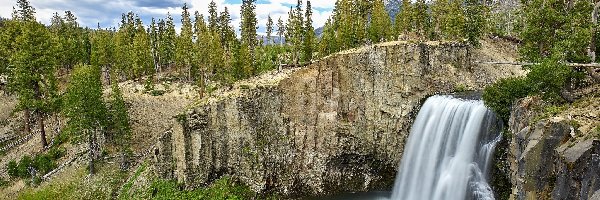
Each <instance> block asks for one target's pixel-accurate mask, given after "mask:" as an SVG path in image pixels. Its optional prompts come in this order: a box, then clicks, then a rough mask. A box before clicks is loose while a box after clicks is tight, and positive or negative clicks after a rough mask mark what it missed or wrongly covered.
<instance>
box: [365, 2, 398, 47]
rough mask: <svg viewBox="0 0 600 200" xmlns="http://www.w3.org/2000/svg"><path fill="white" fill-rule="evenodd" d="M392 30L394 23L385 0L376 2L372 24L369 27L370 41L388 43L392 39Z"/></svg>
mask: <svg viewBox="0 0 600 200" xmlns="http://www.w3.org/2000/svg"><path fill="white" fill-rule="evenodd" d="M391 28H392V22H391V19H390V15H389V14H388V12H387V10H386V9H385V5H384V4H383V0H375V2H374V4H373V12H372V17H371V23H370V24H369V27H368V32H369V39H370V40H371V41H372V42H375V43H377V42H383V41H387V40H388V39H390V33H391Z"/></svg>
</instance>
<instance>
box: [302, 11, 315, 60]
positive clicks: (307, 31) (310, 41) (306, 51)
mask: <svg viewBox="0 0 600 200" xmlns="http://www.w3.org/2000/svg"><path fill="white" fill-rule="evenodd" d="M312 13H313V11H312V5H311V3H310V1H306V13H305V15H304V17H305V20H304V37H303V50H302V60H303V61H304V62H310V61H311V60H312V58H313V52H314V48H315V40H316V38H317V37H316V35H315V28H314V27H313V24H312V23H313V20H312Z"/></svg>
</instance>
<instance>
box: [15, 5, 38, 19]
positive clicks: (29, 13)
mask: <svg viewBox="0 0 600 200" xmlns="http://www.w3.org/2000/svg"><path fill="white" fill-rule="evenodd" d="M17 7H18V8H19V10H14V8H13V10H14V11H15V13H14V14H13V17H16V20H18V21H35V8H33V6H31V4H30V3H29V1H28V0H17Z"/></svg>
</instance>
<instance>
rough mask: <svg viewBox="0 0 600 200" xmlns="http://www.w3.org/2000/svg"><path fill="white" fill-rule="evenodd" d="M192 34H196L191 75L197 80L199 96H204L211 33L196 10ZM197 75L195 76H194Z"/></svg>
mask: <svg viewBox="0 0 600 200" xmlns="http://www.w3.org/2000/svg"><path fill="white" fill-rule="evenodd" d="M194 16H195V20H194V34H195V35H196V43H195V44H194V52H195V53H194V54H193V55H194V63H195V64H194V65H193V66H194V68H192V69H193V70H192V77H193V78H195V79H196V80H197V82H198V87H199V88H200V89H199V93H200V98H202V97H203V96H204V88H205V76H206V74H205V73H206V72H207V71H208V70H207V69H208V66H209V62H210V60H209V54H210V52H211V51H212V49H211V47H210V42H211V41H210V40H212V37H211V35H212V33H210V32H209V30H208V28H207V27H206V23H205V22H204V16H202V15H201V14H200V13H199V12H198V11H196V12H195V13H194ZM196 77H197V78H196Z"/></svg>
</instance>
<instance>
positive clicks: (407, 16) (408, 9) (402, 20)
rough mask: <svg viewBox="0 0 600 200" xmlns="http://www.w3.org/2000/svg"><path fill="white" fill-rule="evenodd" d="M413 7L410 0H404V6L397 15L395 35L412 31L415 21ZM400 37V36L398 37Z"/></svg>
mask: <svg viewBox="0 0 600 200" xmlns="http://www.w3.org/2000/svg"><path fill="white" fill-rule="evenodd" d="M412 15H413V7H412V3H411V1H410V0H402V7H401V9H400V12H398V14H397V15H396V19H395V20H396V21H395V24H394V34H395V37H398V36H400V35H405V36H406V35H407V34H408V33H410V32H411V31H412V28H413V27H412V24H413V23H412V22H413V17H412ZM396 39H398V38H396Z"/></svg>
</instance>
